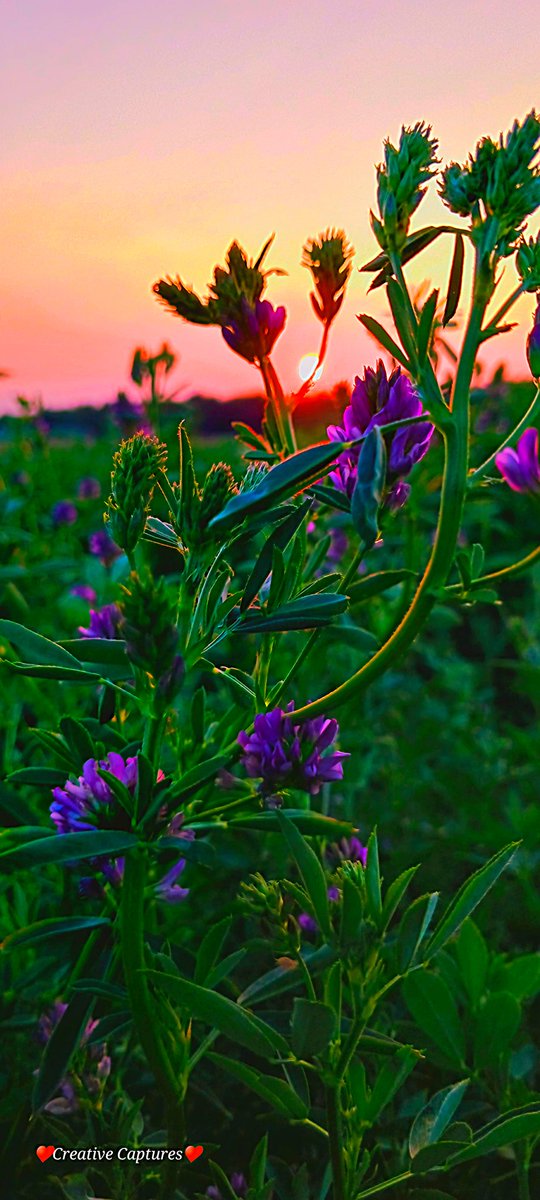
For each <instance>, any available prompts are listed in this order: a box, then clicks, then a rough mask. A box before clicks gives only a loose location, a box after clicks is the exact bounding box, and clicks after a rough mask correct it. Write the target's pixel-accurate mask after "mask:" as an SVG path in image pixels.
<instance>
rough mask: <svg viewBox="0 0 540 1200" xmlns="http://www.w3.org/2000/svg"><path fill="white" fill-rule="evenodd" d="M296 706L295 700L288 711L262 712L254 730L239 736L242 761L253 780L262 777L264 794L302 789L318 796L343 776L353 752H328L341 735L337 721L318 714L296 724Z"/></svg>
mask: <svg viewBox="0 0 540 1200" xmlns="http://www.w3.org/2000/svg"><path fill="white" fill-rule="evenodd" d="M293 709H294V703H293V701H291V703H290V704H289V705H288V706H287V709H286V711H285V712H284V711H283V709H281V708H275V709H273V711H272V712H269V713H259V714H258V715H257V716H256V717H255V721H254V726H253V733H246V732H245V731H242V732H241V733H239V735H238V742H239V744H240V746H241V747H242V750H243V751H244V754H243V757H242V763H243V765H244V767H245V769H246V771H247V773H248V775H249V776H250V778H251V779H260V780H261V783H260V786H259V790H260V791H261V792H262V794H263V795H272V793H275V792H280V791H282V790H283V788H298V789H299V790H301V791H304V792H308V793H309V794H310V795H311V796H316V795H317V793H318V792H319V791H320V789H321V786H322V784H323V783H333V782H334V781H335V780H337V779H343V759H344V758H348V757H349V755H348V754H347V753H345V752H344V751H339V750H336V751H334V752H333V753H332V754H325V751H326V750H328V749H329V747H330V746H332V745H333V743H334V742H335V740H336V738H337V736H338V734H339V726H338V723H337V721H335V720H329V719H328V718H326V717H315V718H314V719H313V720H312V721H305V722H304V724H300V723H298V724H295V723H294V721H293V719H292V717H291V713H292V712H293Z"/></svg>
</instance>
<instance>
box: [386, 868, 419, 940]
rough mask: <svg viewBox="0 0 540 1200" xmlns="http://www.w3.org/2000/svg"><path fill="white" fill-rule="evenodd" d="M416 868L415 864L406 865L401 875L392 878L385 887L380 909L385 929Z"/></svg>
mask: <svg viewBox="0 0 540 1200" xmlns="http://www.w3.org/2000/svg"><path fill="white" fill-rule="evenodd" d="M417 870H418V867H417V866H416V867H408V869H407V870H406V871H403V872H402V874H401V875H398V877H397V879H394V881H393V883H391V884H389V886H388V888H387V889H386V895H385V897H384V904H383V910H382V916H383V923H384V928H385V929H387V928H388V926H389V924H390V922H391V920H392V917H393V916H394V913H395V912H396V909H397V908H399V905H400V903H401V901H402V899H403V897H404V895H405V892H406V891H407V888H408V886H409V884H410V883H411V880H412V879H414V876H415V875H416V872H417Z"/></svg>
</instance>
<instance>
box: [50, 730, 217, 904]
mask: <svg viewBox="0 0 540 1200" xmlns="http://www.w3.org/2000/svg"><path fill="white" fill-rule="evenodd" d="M100 771H108V772H109V773H110V774H111V775H114V777H115V778H116V779H118V780H119V782H120V783H122V784H123V785H124V787H125V788H127V791H128V792H129V793H130V794H131V795H133V794H134V793H135V790H136V787H137V780H138V761H137V759H136V758H127V759H124V758H123V757H122V755H121V754H117V753H116V751H113V750H111V751H110V752H109V754H108V756H107V758H105V759H102V760H101V761H98V760H97V759H95V758H90V759H88V760H87V761H86V762H85V763H84V764H83V770H82V775H80V776H79V778H78V780H77V782H73V781H72V780H71V779H68V780H66V783H65V784H64V786H63V787H62V788H61V787H55V788H53V793H52V794H53V802H52V804H51V806H50V814H51V818H52V820H53V822H54V824H55V825H56V831H57V833H59V834H66V833H83V832H84V831H89V830H93V829H96V828H98V829H122V828H125V827H126V821H128V820H129V818H128V817H127V814H126V812H125V811H124V809H123V808H122V807H121V805H120V804H119V802H118V800H117V798H116V796H115V794H114V792H113V790H112V788H111V787H110V786H109V784H108V782H107V780H106V779H104V778H103V777H102V775H100ZM160 778H163V776H162V775H161V774H158V781H159V779H160ZM159 818H160V819H161V820H162V822H163V823H165V822H166V821H167V815H166V812H165V811H162V812H160V814H159ZM183 823H184V814H183V813H177V814H176V815H175V816H174V817H173V818H172V819H171V820H170V821H169V822H168V824H167V825H166V827H165V828H164V832H165V834H166V835H167V836H168V837H177V838H178V839H179V841H182V840H184V841H192V840H193V838H194V837H195V834H194V831H193V830H192V829H184V828H183ZM91 863H92V866H93V867H94V868H95V869H96V870H98V871H100V872H101V873H102V874H103V875H104V877H105V879H106V880H107V881H108V882H109V883H110V884H112V885H113V887H118V886H119V885H120V884H121V882H122V876H123V873H124V859H123V858H118V859H115V860H112V859H107V858H96V859H93V860H91ZM185 865H186V860H185V858H180V859H179V860H178V862H176V863H175V864H174V866H173V867H171V868H170V870H169V871H168V872H167V873H166V874H165V875H164V876H163V878H162V879H161V880H159V882H158V883H157V884H156V885H155V889H154V890H155V894H156V896H157V898H158V899H159V900H164V901H166V902H167V903H169V904H175V903H178V902H179V901H180V900H184V899H185V898H186V896H187V895H188V889H187V888H182V887H180V886H179V884H178V878H179V876H180V875H181V874H182V871H183V870H184V867H185ZM82 891H83V894H85V895H87V896H90V895H94V894H97V893H99V891H100V888H99V884H97V883H96V881H95V880H93V879H84V880H83V881H82Z"/></svg>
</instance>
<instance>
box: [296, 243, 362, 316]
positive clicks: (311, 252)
mask: <svg viewBox="0 0 540 1200" xmlns="http://www.w3.org/2000/svg"><path fill="white" fill-rule="evenodd" d="M353 254H354V250H353V248H352V246H350V245H349V243H348V242H347V239H346V237H345V234H344V233H343V230H342V229H337V230H336V229H327V230H326V233H323V234H321V236H320V238H319V239H318V240H317V239H316V238H313V239H312V240H311V241H309V242H306V245H305V246H304V250H303V257H302V266H303V267H307V268H308V270H309V271H311V274H312V277H313V282H314V285H315V291H314V292H312V293H311V296H310V299H311V303H312V305H313V309H314V312H315V314H316V316H317V317H318V318H319V320H320V321H322V322H323V323H324V324H326V325H329V324H330V322H331V321H333V320H334V317H335V316H337V314H338V312H339V310H340V308H341V305H342V303H343V297H344V295H345V288H346V286H347V281H348V279H349V276H350V273H351V269H352V257H353Z"/></svg>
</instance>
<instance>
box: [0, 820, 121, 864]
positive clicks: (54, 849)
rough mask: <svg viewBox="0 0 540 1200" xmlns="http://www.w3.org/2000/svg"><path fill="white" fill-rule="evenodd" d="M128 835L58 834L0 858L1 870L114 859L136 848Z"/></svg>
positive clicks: (106, 832)
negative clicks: (0, 862)
mask: <svg viewBox="0 0 540 1200" xmlns="http://www.w3.org/2000/svg"><path fill="white" fill-rule="evenodd" d="M137 844H138V843H137V838H136V837H135V836H134V835H133V834H132V833H121V832H120V831H117V830H114V829H113V830H105V829H96V830H95V832H94V830H88V831H86V830H85V831H84V832H83V833H62V834H55V835H54V836H53V837H43V838H38V839H37V840H36V841H32V842H28V843H27V844H26V845H23V846H17V847H16V848H15V849H13V850H8V851H7V852H6V853H5V854H2V856H1V861H2V864H3V865H4V867H6V866H7V867H10V866H12V867H15V868H17V867H31V866H36V865H38V864H40V865H41V866H44V865H45V864H46V863H47V864H48V863H55V864H57V865H60V863H72V862H80V861H81V860H82V859H87V858H98V857H105V858H109V857H116V856H117V855H119V854H125V853H126V851H127V850H132V849H133V848H134V847H135V846H136V845H137Z"/></svg>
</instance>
